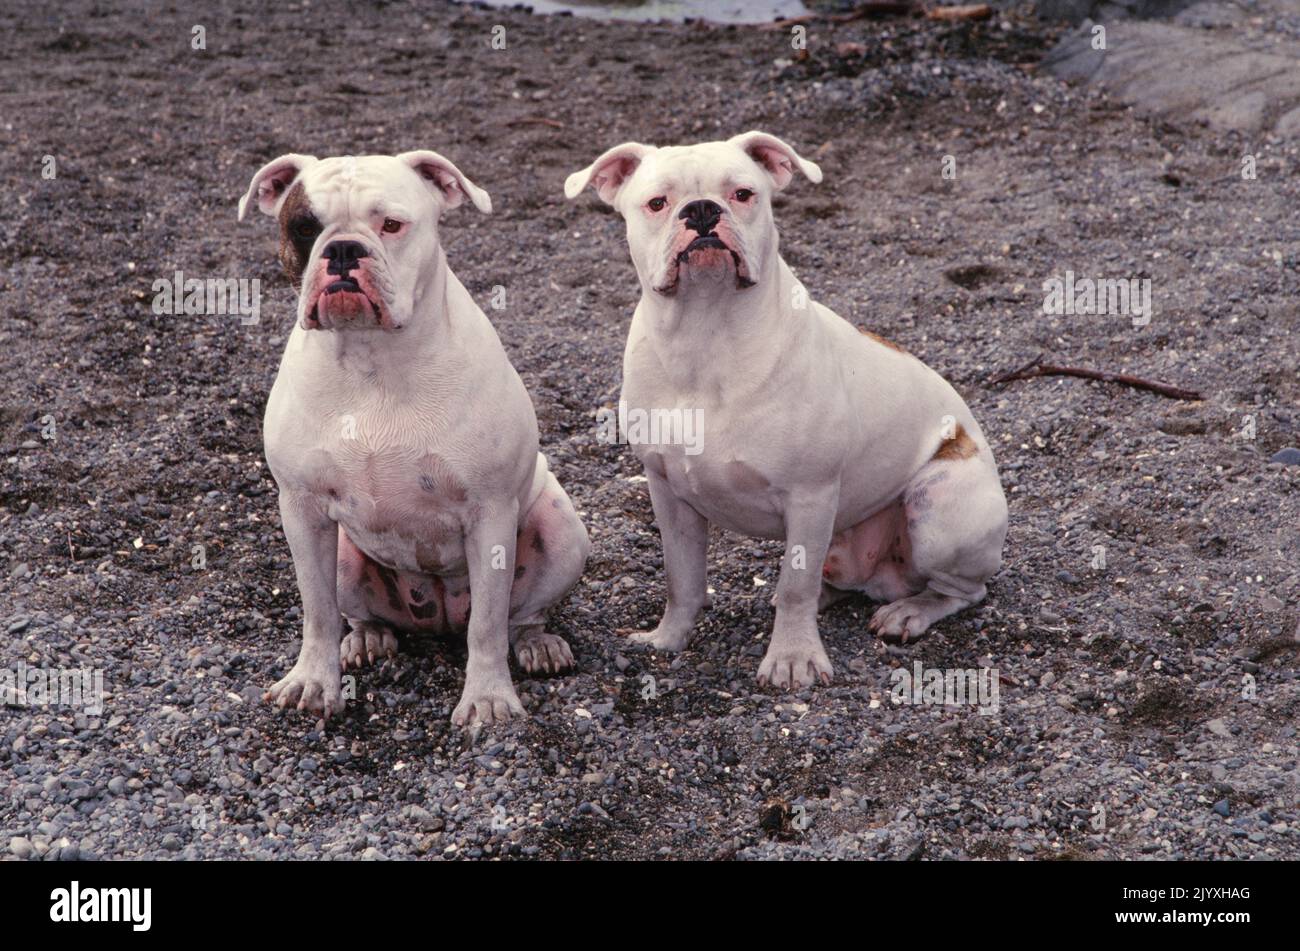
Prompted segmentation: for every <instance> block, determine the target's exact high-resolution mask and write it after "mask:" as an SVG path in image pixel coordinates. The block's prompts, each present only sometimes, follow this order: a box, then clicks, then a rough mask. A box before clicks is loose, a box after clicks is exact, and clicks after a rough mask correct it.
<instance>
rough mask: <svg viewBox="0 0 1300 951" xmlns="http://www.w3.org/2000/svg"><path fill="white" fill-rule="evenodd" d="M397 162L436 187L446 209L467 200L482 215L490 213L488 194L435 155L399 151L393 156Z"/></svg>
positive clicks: (426, 150)
mask: <svg viewBox="0 0 1300 951" xmlns="http://www.w3.org/2000/svg"><path fill="white" fill-rule="evenodd" d="M397 160H398V161H399V162H405V163H406V164H407V165H409V166H411V168H413V169H415V174H417V175H419V176H420V177H421V178H423V179H425V180H426V181H428V182H429V184H430V185H431V186H432V187H434V188H436V189H437V190H438V192H439V194H441V195H442V197H443V200H444V201H445V202H446V204H447V207H448V208H455V207H456V206H457V205H460V204H462V203H463V202H464V201H465V199H466V198H468V199H469V200H470V201H472V202H473V203H474V207H475V208H477V209H478V210H479V211H481V212H483V214H485V215H486V214H489V213H490V212H491V211H492V199H491V198H490V197H488V193H487V192H485V191H484V190H483V189H481V188H479V187H478V186H477V185H475V184H474V183H473V182H471V181H470V180H469V179H468V178H466V177H465V173H464V172H462V171H461V170H460V169H458V168H457V167H456V166H455V165H453V164H452V163H451V161H450V160H449V159H446V158H443V157H442V156H441V155H439V154H438V153H437V152H430V151H429V150H428V149H419V150H417V151H415V152H403V153H402V154H401V155H399V156H397Z"/></svg>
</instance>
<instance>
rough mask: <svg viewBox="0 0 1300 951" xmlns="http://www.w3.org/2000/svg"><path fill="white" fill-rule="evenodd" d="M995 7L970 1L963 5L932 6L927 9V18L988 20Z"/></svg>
mask: <svg viewBox="0 0 1300 951" xmlns="http://www.w3.org/2000/svg"><path fill="white" fill-rule="evenodd" d="M991 16H993V8H992V7H991V6H989V5H988V4H987V3H970V4H966V5H965V6H961V7H931V8H930V9H929V10H926V11H925V18H926V19H927V20H987V19H988V18H989V17H991Z"/></svg>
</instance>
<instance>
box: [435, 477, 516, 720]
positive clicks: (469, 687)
mask: <svg viewBox="0 0 1300 951" xmlns="http://www.w3.org/2000/svg"><path fill="white" fill-rule="evenodd" d="M518 525H519V504H518V502H516V501H514V500H511V501H510V502H509V503H508V504H506V505H503V506H499V507H497V508H492V509H487V510H485V511H484V513H483V514H482V516H481V517H480V518H479V520H478V522H477V523H476V524H475V525H474V526H472V527H471V528H470V530H469V533H468V535H467V536H466V538H465V557H466V559H467V560H468V563H469V629H468V631H467V632H466V639H467V640H468V643H469V660H468V661H467V662H466V664H465V691H464V693H463V694H461V698H460V703H458V704H456V709H455V710H453V711H452V714H451V722H452V723H454V724H456V725H457V726H468V725H469V724H470V723H473V722H475V721H477V722H479V723H492V722H494V721H503V720H508V719H510V717H511V716H516V715H517V716H522V715H523V713H524V705H523V704H522V703H520V702H519V695H518V694H517V693H515V687H514V684H512V683H511V682H510V666H509V655H510V631H509V626H508V624H509V620H510V587H511V585H512V584H513V583H514V566H515V532H516V531H517V529H518Z"/></svg>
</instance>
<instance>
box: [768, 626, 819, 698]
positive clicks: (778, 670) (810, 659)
mask: <svg viewBox="0 0 1300 951" xmlns="http://www.w3.org/2000/svg"><path fill="white" fill-rule="evenodd" d="M831 672H832V670H831V661H830V658H829V657H827V656H826V651H825V649H823V648H822V645H821V640H820V639H819V638H818V639H811V640H809V639H801V640H798V641H795V642H790V641H779V640H777V639H776V638H773V639H772V644H771V646H769V647H768V649H767V654H765V655H764V657H763V661H762V663H760V664H759V665H758V683H759V685H760V686H764V687H766V686H767V685H768V684H771V685H772V686H773V687H779V688H781V689H783V690H786V689H789V690H799V689H802V688H803V687H811V686H812V685H813V684H815V683H817V681H818V680H820V681H821V682H822V683H823V684H828V683H830V682H831Z"/></svg>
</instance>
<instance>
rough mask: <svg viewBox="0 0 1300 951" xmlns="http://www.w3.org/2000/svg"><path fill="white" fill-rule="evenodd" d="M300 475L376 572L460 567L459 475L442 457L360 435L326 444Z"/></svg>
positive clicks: (464, 501) (462, 479) (462, 495)
mask: <svg viewBox="0 0 1300 951" xmlns="http://www.w3.org/2000/svg"><path fill="white" fill-rule="evenodd" d="M300 475H301V477H302V479H303V481H304V483H305V486H306V488H308V490H309V491H310V492H311V493H312V494H313V495H315V496H316V498H317V499H318V500H319V501H320V502H321V503H322V504H323V505H324V507H325V509H326V512H327V514H328V515H329V517H330V518H331V519H333V520H334V521H336V522H338V523H339V525H340V526H341V527H342V529H343V531H345V532H346V533H347V535H348V537H349V538H350V539H351V540H352V542H353V544H355V545H356V546H357V547H358V548H359V549H361V550H362V551H363V552H365V554H367V555H368V556H369V557H370V558H372V559H373V560H375V561H376V562H378V563H379V564H381V565H384V566H386V567H388V568H392V569H395V570H398V571H406V572H415V573H420V574H436V575H446V574H460V573H463V571H464V566H465V545H464V524H465V513H466V509H467V506H468V491H467V488H466V485H467V482H466V476H465V475H464V474H463V473H461V472H459V471H458V470H457V468H456V467H455V466H454V465H452V464H451V463H450V462H449V461H448V460H447V458H446V457H445V456H443V455H441V454H439V453H437V452H433V451H429V450H427V449H425V448H423V447H418V446H412V445H403V444H398V443H392V444H381V445H375V444H373V443H371V442H369V441H368V440H366V439H365V438H364V437H363V436H361V435H356V434H353V435H352V436H351V437H348V436H343V437H339V438H331V439H328V440H326V441H325V442H323V443H322V444H321V445H320V446H319V447H318V448H317V449H316V450H315V451H312V452H309V453H308V454H307V455H306V457H305V464H304V465H303V466H302V467H301V469H300Z"/></svg>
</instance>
